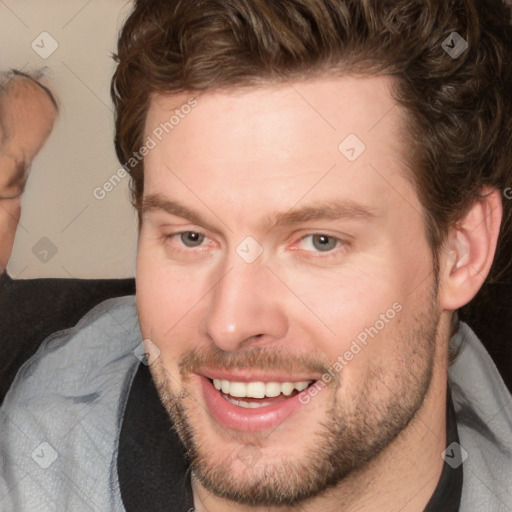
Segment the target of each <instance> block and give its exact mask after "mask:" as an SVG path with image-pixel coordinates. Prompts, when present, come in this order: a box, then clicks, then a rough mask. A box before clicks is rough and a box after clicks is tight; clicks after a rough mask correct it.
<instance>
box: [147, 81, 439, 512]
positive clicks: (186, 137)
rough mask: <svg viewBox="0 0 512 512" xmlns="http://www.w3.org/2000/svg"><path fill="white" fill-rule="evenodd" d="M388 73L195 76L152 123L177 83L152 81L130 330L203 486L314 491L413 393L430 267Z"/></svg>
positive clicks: (372, 442)
mask: <svg viewBox="0 0 512 512" xmlns="http://www.w3.org/2000/svg"><path fill="white" fill-rule="evenodd" d="M390 84H391V82H390V79H388V78H371V79H370V78H360V79H356V78H349V77H346V78H329V79H327V78H325V79H316V80H314V81H310V82H302V83H294V84H293V86H291V85H286V84H284V85H282V86H279V87H275V88H274V89H270V88H269V89H264V88H260V89H250V90H249V89H247V90H245V91H238V92H212V91H210V92H206V93H204V94H201V95H200V96H198V97H197V102H198V103H197V106H196V107H195V108H193V109H189V108H182V109H181V110H180V112H182V113H184V112H187V114H186V115H182V116H180V121H179V123H176V124H175V125H174V126H173V129H172V130H169V134H168V135H166V136H165V137H163V139H162V141H161V142H159V141H158V139H157V138H155V136H154V133H155V132H154V130H155V128H157V127H158V126H159V125H160V123H164V122H166V121H168V120H169V118H170V116H171V115H173V114H174V110H175V109H180V106H181V105H184V104H186V103H187V101H188V100H189V99H190V96H187V95H182V96H175V97H168V98H163V97H155V98H153V100H152V103H151V107H150V110H149V113H148V117H147V121H146V134H145V139H146V137H147V136H151V137H152V138H153V139H155V142H157V144H156V147H154V148H153V149H151V150H150V152H149V154H148V155H147V156H146V159H145V191H144V200H145V204H146V206H145V211H144V216H143V222H142V228H141V233H140V240H139V252H138V263H137V304H138V310H139V317H140V322H141V329H142V334H143V337H144V338H145V339H149V340H151V342H152V343H153V344H154V345H156V347H157V348H158V350H159V351H160V355H159V357H158V358H157V359H156V360H155V362H154V363H152V364H151V366H150V368H151V371H152V374H153V377H154V379H155V382H156V385H157V389H158V392H159V394H160V397H161V398H162V401H163V403H164V405H165V407H166V409H167V410H168V412H169V414H170V415H171V416H172V418H173V420H174V422H175V423H176V425H177V428H178V431H179V433H180V436H181V437H182V440H183V442H184V443H185V445H186V447H187V448H188V449H189V451H190V455H191V458H192V467H193V471H194V474H195V476H196V477H197V478H198V479H199V481H201V483H202V485H203V486H204V487H206V488H207V489H208V490H210V491H212V492H213V493H215V494H217V495H219V496H224V497H226V498H227V499H229V500H233V501H238V502H240V503H247V504H253V505H255V504H260V505H267V506H268V505H279V504H294V503H298V502H299V501H300V500H303V499H306V498H308V497H312V496H315V495H318V494H319V493H320V492H322V491H323V490H324V489H326V488H328V487H330V486H333V485H336V484H337V483H338V482H339V481H340V480H341V479H342V478H344V477H346V476H347V475H348V474H350V473H351V472H353V471H354V470H355V469H358V468H362V467H364V466H365V464H366V463H367V462H368V461H369V460H372V459H373V458H375V456H376V455H377V454H378V453H379V452H380V451H381V450H382V449H384V448H385V447H386V446H388V445H389V443H390V442H391V441H392V440H393V439H394V438H396V436H397V435H399V434H400V433H401V432H402V431H403V430H404V429H405V428H406V426H407V425H408V423H409V422H410V420H411V419H412V418H413V417H414V416H415V414H417V413H418V411H419V410H421V406H422V403H423V399H424V397H425V395H426V393H427V391H428V389H429V385H430V381H431V376H432V371H433V367H434V351H435V350H434V349H435V342H436V331H437V325H438V319H439V311H438V307H437V304H436V285H435V283H436V279H435V276H434V275H433V273H432V266H433V265H432V255H431V251H430V249H429V247H428V244H427V241H426V237H425V232H424V224H423V218H422V215H421V214H420V212H421V211H422V209H421V206H420V203H419V200H418V198H417V196H416V194H415V192H414V190H413V187H412V185H411V183H410V181H409V180H408V179H407V178H406V173H407V172H408V171H407V170H406V168H405V166H404V164H403V161H404V152H403V148H401V147H400V144H399V140H400V132H401V130H402V129H403V127H404V121H403V118H401V117H400V116H401V115H402V111H401V110H400V108H399V107H397V106H395V104H394V102H393V100H392V97H391V93H390ZM351 134H354V135H355V136H357V138H355V137H354V136H353V135H352V136H351ZM349 136H350V137H349ZM347 137H349V138H348V139H347ZM362 143H364V145H365V146H366V149H364V146H363V145H362ZM340 144H341V145H340ZM336 363H338V364H336ZM323 374H325V375H324V377H323V378H322V375H323ZM328 375H331V378H328ZM233 383H235V384H233ZM262 383H263V384H262ZM306 385H309V388H308V389H305V390H303V391H302V392H301V393H300V394H298V389H299V390H300V389H302V387H304V386H306ZM217 387H221V390H218V389H216V388H217ZM294 388H295V389H294ZM296 388H298V389H296ZM314 388H316V391H317V392H315V390H314ZM292 389H294V390H293V391H292ZM318 390H319V391H318ZM263 393H266V396H264V397H263V398H261V396H262V394H263ZM276 394H278V396H274V395H276Z"/></svg>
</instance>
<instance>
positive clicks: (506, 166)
mask: <svg viewBox="0 0 512 512" xmlns="http://www.w3.org/2000/svg"><path fill="white" fill-rule="evenodd" d="M510 19H511V12H510V7H508V6H507V5H506V4H505V3H504V2H503V1H502V0H486V1H484V0H452V1H447V0H279V1H275V0H197V1H190V0H136V2H135V5H134V9H133V11H132V13H131V14H130V15H129V17H128V19H127V21H126V23H125V25H124V27H123V29H122V31H121V33H120V36H119V41H118V50H117V54H116V55H115V57H114V58H115V59H116V62H117V69H116V71H115V74H114V76H113V79H112V85H111V94H112V98H113V101H114V105H115V111H116V124H115V126H116V133H115V147H116V152H117V155H118V158H119V160H120V161H121V163H123V162H126V161H127V160H128V159H129V158H130V156H131V155H132V154H133V153H134V152H135V151H137V150H138V148H140V147H141V145H142V143H143V142H142V139H143V133H144V124H145V118H146V114H147V111H148V107H149V104H150V101H151V95H152V93H155V92H160V93H170V94H174V93H176V94H177V93H183V92H189V93H193V92H194V91H198V92H199V91H205V90H208V89H216V88H217V89H223V88H242V87H247V86H257V85H259V84H265V83H267V84H268V83H279V82H286V81H291V80H301V79H306V78H311V77H314V76H316V75H326V74H329V73H330V74H335V75H336V74H337V75H343V74H348V73H351V74H359V75H363V76H372V75H378V74H381V75H382V74H384V75H389V76H392V77H394V78H395V80H394V83H395V84H396V85H395V89H394V91H393V95H394V97H395V100H396V102H397V103H398V104H399V105H402V106H403V107H405V109H406V110H405V111H406V112H407V113H408V120H407V123H408V126H407V130H406V132H407V144H408V155H409V161H408V162H407V165H408V167H409V168H410V173H409V174H410V178H411V181H412V183H413V185H414V187H415V190H416V192H417V194H418V197H419V200H420V202H421V204H422V207H423V211H424V216H425V230H426V235H427V239H428V241H429V244H430V247H431V248H432V250H433V253H434V255H436V254H437V252H438V250H439V249H440V247H441V246H442V244H443V242H444V240H445V239H446V234H447V233H448V230H449V229H450V228H451V227H453V226H454V225H456V223H457V222H458V221H460V220H461V219H462V218H463V217H464V214H465V213H466V212H467V210H468V208H469V207H470V206H471V205H472V204H473V203H474V201H476V200H478V199H479V198H480V199H481V193H482V191H483V190H484V189H485V187H494V188H497V189H499V190H500V191H502V192H504V191H505V190H510V187H511V186H512V183H511V181H512V180H511V169H512V62H511V56H512V26H511V24H510ZM454 32H456V33H457V34H456V37H459V36H460V37H462V38H463V39H464V40H465V42H466V43H467V45H468V47H467V49H466V50H465V51H463V52H462V53H461V54H460V55H458V56H456V57H455V56H454V55H450V54H449V52H448V51H447V50H446V41H449V43H448V44H449V45H451V46H453V45H454V43H453V42H450V41H451V39H450V38H451V37H453V33H454ZM130 174H131V178H132V182H131V187H132V197H133V202H134V205H135V207H136V208H137V209H138V210H139V215H140V205H141V200H142V195H143V190H144V162H143V161H141V162H140V163H138V164H137V165H136V166H134V168H132V169H130ZM502 203H503V208H504V217H503V222H502V227H501V233H500V246H499V248H498V252H497V255H496V258H495V262H494V265H493V269H492V274H493V277H494V279H497V278H498V277H499V275H500V274H502V273H503V272H504V271H505V269H506V268H507V267H509V266H510V264H511V254H512V214H511V211H512V210H511V206H512V200H506V199H505V197H504V199H503V201H502Z"/></svg>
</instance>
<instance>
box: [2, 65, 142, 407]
mask: <svg viewBox="0 0 512 512" xmlns="http://www.w3.org/2000/svg"><path fill="white" fill-rule="evenodd" d="M57 114H58V104H57V100H56V98H55V96H54V94H53V93H52V92H51V91H50V89H49V88H48V87H46V85H44V83H43V81H42V73H41V72H38V73H31V74H28V73H23V72H21V71H18V70H11V71H7V72H3V73H0V345H1V347H2V350H3V354H2V358H1V361H0V404H1V403H2V401H3V398H4V395H5V393H6V392H7V390H8V389H9V387H10V385H11V383H12V381H13V379H14V377H15V375H16V373H17V371H18V369H19V368H20V366H21V365H22V364H23V362H24V361H25V360H27V359H28V358H29V357H30V356H32V355H33V354H34V353H35V351H36V350H37V348H38V347H39V344H40V343H41V341H42V340H44V338H46V336H48V335H49V334H51V333H53V332H55V331H57V330H59V329H63V328H65V327H71V326H73V325H74V324H75V323H76V322H77V321H78V320H79V319H80V318H81V317H82V316H83V315H84V313H86V312H87V311H88V310H89V309H91V307H93V306H94V305H96V304H97V303H98V302H102V301H103V300H105V299H107V298H110V297H113V296H122V295H126V294H128V293H133V290H134V285H133V282H132V280H131V279H126V280H120V279H119V280H118V279H116V280H81V279H48V278H43V279H26V280H21V279H20V280H18V279H11V277H10V276H9V275H8V273H7V270H6V267H7V263H8V261H9V258H10V255H11V251H12V247H13V243H14V237H15V234H16V228H17V227H18V222H19V219H20V214H21V198H22V194H23V191H24V189H25V184H26V181H27V178H28V174H29V170H30V166H31V164H32V162H33V160H34V158H35V157H36V156H37V154H38V153H39V151H40V150H41V148H42V147H43V145H44V144H45V142H46V141H47V139H48V137H49V136H50V133H51V131H52V129H53V126H54V123H55V119H56V116H57ZM28 326H29V327H28Z"/></svg>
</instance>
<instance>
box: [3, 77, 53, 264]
mask: <svg viewBox="0 0 512 512" xmlns="http://www.w3.org/2000/svg"><path fill="white" fill-rule="evenodd" d="M0 109H1V125H0V271H3V270H4V269H5V267H6V266H7V262H8V261H9V257H10V255H11V251H12V246H13V243H14V237H15V234H16V228H17V226H18V221H19V218H20V214H21V195H22V193H23V190H24V188H25V183H26V180H27V177H28V172H29V168H30V165H31V164H32V161H33V160H34V158H35V156H36V155H37V153H38V152H39V151H40V149H41V148H42V147H43V145H44V143H45V142H46V140H47V139H48V137H49V136H50V133H51V131H52V128H53V124H54V122H55V117H56V114H57V112H56V109H55V106H54V105H53V103H52V102H51V100H50V98H49V97H48V95H47V94H46V92H45V91H44V90H43V89H42V88H41V87H40V86H39V85H38V84H37V83H35V82H34V81H32V80H30V79H28V78H25V77H14V78H12V79H11V80H10V82H9V83H8V84H7V86H6V89H5V91H3V94H2V96H1V99H0Z"/></svg>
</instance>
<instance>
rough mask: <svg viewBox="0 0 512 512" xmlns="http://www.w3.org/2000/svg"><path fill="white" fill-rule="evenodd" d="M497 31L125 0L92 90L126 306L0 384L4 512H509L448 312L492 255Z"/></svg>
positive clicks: (497, 208)
mask: <svg viewBox="0 0 512 512" xmlns="http://www.w3.org/2000/svg"><path fill="white" fill-rule="evenodd" d="M508 19H510V12H509V9H507V8H506V7H505V5H504V4H502V3H501V2H500V1H498V0H496V1H492V2H491V1H489V2H487V3H486V4H485V5H483V3H482V2H476V1H474V0H461V1H458V2H456V3H455V4H454V3H450V5H448V3H441V2H434V1H433V0H431V1H430V0H417V1H415V0H409V1H405V0H403V1H402V0H399V1H396V0H394V1H393V2H387V1H384V2H383V1H382V0H379V1H377V0H366V1H362V0H361V1H357V2H352V1H344V0H283V1H280V2H270V1H265V0H253V1H243V2H242V1H240V2H219V1H216V0H204V1H202V2H184V1H173V2H169V1H164V0H161V1H152V2H148V1H143V0H139V1H138V2H136V4H135V7H134V11H133V12H132V14H131V15H130V17H129V18H128V20H127V21H126V24H125V26H124V29H123V31H122V34H121V37H120V40H119V47H118V57H117V59H118V67H117V70H116V73H115V75H114V79H113V86H112V91H113V98H114V102H115V107H116V114H117V117H116V149H117V152H118V156H119V158H120V159H121V160H122V161H123V162H128V166H129V167H130V169H129V170H130V172H131V175H132V179H133V197H134V204H135V207H136V208H137V210H138V213H139V219H140V235H139V248H138V262H137V296H136V303H134V301H133V300H132V299H131V298H129V297H128V298H123V299H117V300H114V301H109V302H106V303H103V304H102V305H100V306H98V308H96V309H95V310H94V311H92V312H91V313H90V314H88V315H87V316H86V317H85V318H84V319H83V320H82V321H81V322H80V324H79V325H78V326H77V328H76V329H75V330H72V331H70V332H68V333H66V334H64V335H61V336H56V337H54V338H51V339H49V340H47V342H46V343H45V344H44V345H43V347H42V348H41V349H40V351H39V352H38V353H37V354H36V356H35V357H34V358H32V359H31V360H30V361H29V362H28V363H27V364H26V365H25V366H24V367H23V368H22V370H21V371H20V372H19V373H18V375H17V377H16V380H15V382H14V384H13V387H12V388H11V390H10V391H9V394H8V395H7V397H6V401H5V404H4V406H3V409H2V413H3V427H2V428H3V436H2V439H1V441H0V451H1V452H2V454H3V460H4V461H5V462H3V469H2V471H3V475H4V480H5V483H4V486H3V491H2V492H3V496H4V497H3V501H0V504H2V505H3V508H5V509H7V510H11V509H12V510H35V509H37V510H86V509H91V510H151V511H153V510H167V511H169V510H176V511H178V510H198V511H200V512H205V511H208V512H217V511H222V512H225V511H228V512H229V511H257V512H260V511H268V510H271V511H277V510H279V511H284V510H286V511H288V510H301V511H305V512H312V511H318V510H322V511H325V510H329V511H355V510H357V511H375V510H378V511H387V512H388V511H410V512H413V511H423V510H428V511H432V510H436V511H443V512H451V511H456V510H461V511H470V512H472V511H481V510H486V511H487V510H489V511H491V510H492V511H506V510H512V496H511V491H510V489H511V488H512V480H511V478H512V477H511V475H512V458H511V451H512V439H511V437H512V434H511V432H512V406H511V403H512V397H511V396H510V394H509V392H508V391H507V389H506V387H505V385H504V383H503V381H502V380H501V378H500V376H499V374H498V372H497V371H496V368H495V366H494V365H493V363H492V361H491V360H490V358H489V356H488V354H487V353H486V352H485V350H484V349H483V346H482V344H481V343H480V341H479V340H478V339H477V338H476V336H475V335H474V333H473V332H472V331H471V330H470V329H469V327H468V326H467V325H465V324H459V322H458V321H457V310H458V309H459V308H461V307H463V306H464V305H465V304H467V303H468V302H469V301H471V299H472V298H473V297H474V296H475V294H476V293H477V292H478V290H479V289H480V288H481V286H482V284H483V282H484V281H485V279H486V278H487V276H488V275H489V274H490V272H491V267H493V262H494V261H495V262H496V265H497V266H496V267H495V268H493V269H492V271H493V272H495V271H500V270H502V269H503V265H504V264H505V263H506V262H507V259H508V260H510V255H507V254H500V253H499V252H498V253H497V249H498V251H499V242H500V240H501V239H505V240H507V239H508V238H509V237H510V229H511V227H510V226H511V224H510V218H511V217H510V203H508V202H507V201H505V200H504V199H503V197H502V194H503V191H504V190H505V188H506V187H508V186H509V182H510V168H511V164H512V153H511V152H512V145H511V142H512V124H511V122H512V121H511V120H512V115H511V114H512V98H511V95H510V90H511V86H512V83H511V81H512V77H511V74H510V72H509V68H510V66H509V65H508V61H507V59H509V55H510V51H511V50H512V31H511V28H510V26H509V25H508V24H507V22H506V21H505V20H508ZM500 233H501V236H500ZM496 254H498V256H496V257H495V255H496ZM500 266H501V267H500ZM137 318H138V321H137ZM139 329H140V331H139ZM142 340H143V341H142ZM144 351H145V353H146V355H145V356H143V353H144ZM138 359H141V360H142V361H143V362H144V363H145V364H147V365H149V366H145V365H144V364H143V365H140V364H139V361H138ZM148 368H149V371H148ZM157 397H158V399H159V400H160V402H161V404H162V405H163V408H162V407H160V406H159V402H158V399H157ZM163 411H165V413H164V412H163ZM171 428H173V429H174V430H171ZM0 499H1V498H0Z"/></svg>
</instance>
